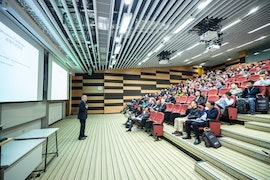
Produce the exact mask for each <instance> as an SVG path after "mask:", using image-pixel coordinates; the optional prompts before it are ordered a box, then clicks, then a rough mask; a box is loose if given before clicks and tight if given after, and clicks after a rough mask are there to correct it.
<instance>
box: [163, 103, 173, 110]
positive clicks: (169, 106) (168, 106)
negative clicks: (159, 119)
mask: <svg viewBox="0 0 270 180" xmlns="http://www.w3.org/2000/svg"><path fill="white" fill-rule="evenodd" d="M173 107H174V104H173V103H166V110H165V111H166V112H172V110H173Z"/></svg>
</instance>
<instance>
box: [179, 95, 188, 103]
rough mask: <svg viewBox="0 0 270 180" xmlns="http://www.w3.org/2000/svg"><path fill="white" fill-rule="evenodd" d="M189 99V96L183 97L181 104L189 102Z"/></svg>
mask: <svg viewBox="0 0 270 180" xmlns="http://www.w3.org/2000/svg"><path fill="white" fill-rule="evenodd" d="M187 99H188V97H187V96H182V97H181V99H180V104H184V103H186V102H187Z"/></svg>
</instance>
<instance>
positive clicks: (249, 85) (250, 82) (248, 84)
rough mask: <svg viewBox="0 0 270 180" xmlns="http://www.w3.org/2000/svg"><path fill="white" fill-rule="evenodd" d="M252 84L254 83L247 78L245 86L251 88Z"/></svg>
mask: <svg viewBox="0 0 270 180" xmlns="http://www.w3.org/2000/svg"><path fill="white" fill-rule="evenodd" d="M253 84H254V81H252V80H249V81H248V82H247V88H251V87H252V86H253Z"/></svg>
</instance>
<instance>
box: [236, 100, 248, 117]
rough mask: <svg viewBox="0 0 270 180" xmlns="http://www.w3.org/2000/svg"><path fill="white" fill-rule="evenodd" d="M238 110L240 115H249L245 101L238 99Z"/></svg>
mask: <svg viewBox="0 0 270 180" xmlns="http://www.w3.org/2000/svg"><path fill="white" fill-rule="evenodd" d="M236 108H237V112H238V113H240V114H246V113H247V110H248V109H247V103H246V101H245V100H243V99H238V100H237V101H236Z"/></svg>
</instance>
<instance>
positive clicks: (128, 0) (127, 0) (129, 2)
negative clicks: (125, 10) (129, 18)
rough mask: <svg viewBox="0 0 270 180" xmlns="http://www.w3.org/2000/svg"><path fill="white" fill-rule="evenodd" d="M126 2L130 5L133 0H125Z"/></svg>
mask: <svg viewBox="0 0 270 180" xmlns="http://www.w3.org/2000/svg"><path fill="white" fill-rule="evenodd" d="M124 2H125V4H126V5H130V4H131V2H132V0H124Z"/></svg>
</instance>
